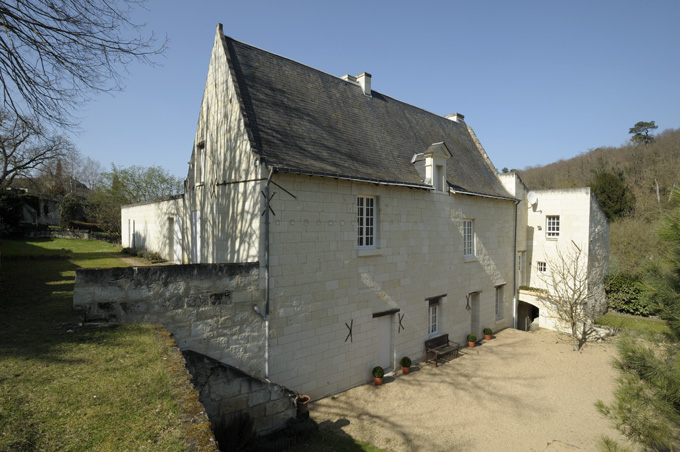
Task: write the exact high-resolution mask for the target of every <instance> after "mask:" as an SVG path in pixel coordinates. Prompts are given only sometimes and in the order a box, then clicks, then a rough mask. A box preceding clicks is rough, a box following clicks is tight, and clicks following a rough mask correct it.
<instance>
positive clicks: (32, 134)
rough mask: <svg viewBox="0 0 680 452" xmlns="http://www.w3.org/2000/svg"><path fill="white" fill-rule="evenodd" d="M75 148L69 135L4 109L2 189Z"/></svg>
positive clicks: (0, 145)
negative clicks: (65, 135)
mask: <svg viewBox="0 0 680 452" xmlns="http://www.w3.org/2000/svg"><path fill="white" fill-rule="evenodd" d="M73 150H74V146H73V143H71V142H70V141H69V140H68V139H67V138H65V137H63V136H61V135H53V134H47V133H45V132H44V131H43V129H42V128H40V126H38V125H36V124H35V123H34V122H32V121H29V120H26V119H24V118H21V117H19V116H17V115H15V114H14V113H13V112H8V111H1V110H0V190H5V189H6V188H7V187H9V186H10V184H11V183H12V181H13V180H14V179H15V178H16V177H18V176H19V177H21V176H29V175H30V173H31V172H32V171H33V170H34V169H36V168H39V167H41V166H42V165H45V164H46V163H48V162H50V161H52V160H54V159H57V158H59V157H61V156H62V155H64V154H65V153H67V152H73Z"/></svg>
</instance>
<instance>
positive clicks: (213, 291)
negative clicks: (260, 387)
mask: <svg viewBox="0 0 680 452" xmlns="http://www.w3.org/2000/svg"><path fill="white" fill-rule="evenodd" d="M258 267H259V266H258V264H257V263H251V264H196V265H173V266H159V267H128V268H111V269H104V270H101V269H78V270H77V271H76V283H75V289H74V295H73V303H74V306H75V308H76V309H78V310H80V311H82V312H83V314H84V316H85V319H86V320H94V319H106V320H109V321H111V320H113V321H120V322H148V323H156V322H158V323H162V324H163V325H164V326H165V327H166V328H167V329H168V330H169V331H170V332H171V333H172V334H173V336H174V337H175V340H176V341H177V344H178V346H179V347H180V348H181V349H182V350H195V351H197V352H200V353H203V354H206V355H208V356H211V357H213V358H215V359H217V360H220V361H222V362H224V363H227V364H231V365H233V366H235V367H238V368H239V369H242V370H243V371H245V372H248V373H250V374H253V375H263V373H264V365H263V363H264V344H265V341H264V337H265V332H264V322H263V321H262V319H261V318H260V316H259V315H258V314H257V313H255V312H254V311H253V305H255V304H262V300H263V292H262V291H261V290H260V289H259V282H258V278H259V277H258Z"/></svg>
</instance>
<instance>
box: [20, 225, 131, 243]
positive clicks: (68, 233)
mask: <svg viewBox="0 0 680 452" xmlns="http://www.w3.org/2000/svg"><path fill="white" fill-rule="evenodd" d="M23 236H24V237H28V238H57V239H86V240H103V241H105V242H109V243H116V244H120V237H119V236H111V235H108V234H102V233H101V232H91V231H83V230H80V229H64V228H49V229H25V230H24V231H23Z"/></svg>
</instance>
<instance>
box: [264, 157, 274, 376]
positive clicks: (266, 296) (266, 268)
mask: <svg viewBox="0 0 680 452" xmlns="http://www.w3.org/2000/svg"><path fill="white" fill-rule="evenodd" d="M274 171H275V170H274V169H273V168H269V176H268V177H267V185H265V187H264V200H265V201H264V204H265V205H264V207H265V211H264V212H265V214H264V299H265V307H264V341H265V342H264V378H265V379H267V380H269V279H270V275H269V184H270V183H271V181H272V176H273V175H274Z"/></svg>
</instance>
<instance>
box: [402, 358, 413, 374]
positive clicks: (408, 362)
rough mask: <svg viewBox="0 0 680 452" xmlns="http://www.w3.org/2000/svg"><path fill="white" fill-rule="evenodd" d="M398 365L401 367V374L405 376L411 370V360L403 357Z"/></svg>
mask: <svg viewBox="0 0 680 452" xmlns="http://www.w3.org/2000/svg"><path fill="white" fill-rule="evenodd" d="M399 365H400V366H401V373H403V374H407V373H408V372H409V370H410V368H411V358H409V357H408V356H404V357H402V358H401V359H400V360H399Z"/></svg>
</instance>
